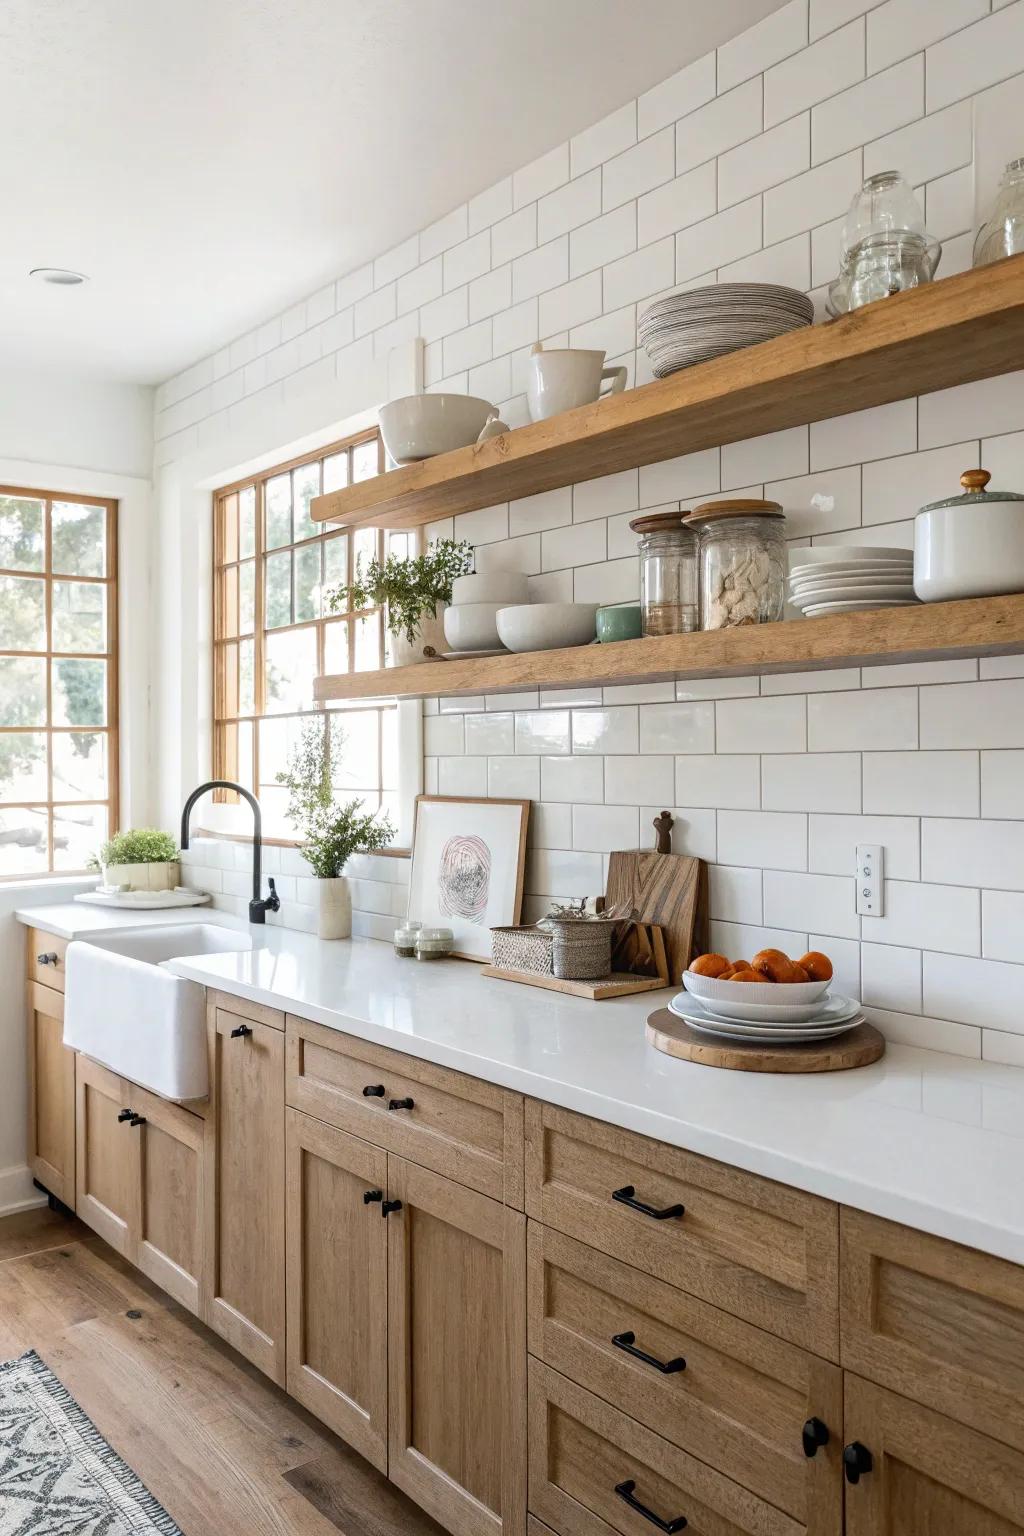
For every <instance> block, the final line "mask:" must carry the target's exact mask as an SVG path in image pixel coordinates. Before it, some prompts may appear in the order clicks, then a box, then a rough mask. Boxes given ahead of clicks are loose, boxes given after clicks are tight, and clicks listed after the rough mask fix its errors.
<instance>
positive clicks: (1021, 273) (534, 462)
mask: <svg viewBox="0 0 1024 1536" xmlns="http://www.w3.org/2000/svg"><path fill="white" fill-rule="evenodd" d="M1022 357H1024V255H1020V256H1009V257H1007V258H1006V259H1005V260H1003V261H1000V262H996V263H994V264H993V265H992V266H988V267H983V268H979V269H978V270H977V271H971V272H963V273H960V274H959V275H957V276H955V277H949V278H945V279H943V280H942V281H940V282H936V283H930V284H928V285H927V286H925V287H923V288H918V289H915V290H913V291H910V292H907V293H901V294H898V295H896V296H895V297H893V298H890V299H885V300H883V301H881V302H880V303H876V304H870V305H867V306H866V307H865V308H864V309H860V310H857V311H855V312H854V313H853V314H851V315H846V316H844V317H843V318H842V319H841V320H836V321H834V322H832V323H831V324H827V325H815V326H811V327H808V328H806V329H803V330H799V331H791V332H790V333H789V334H788V335H786V336H779V337H777V338H776V339H775V340H774V341H768V342H763V343H762V344H761V345H760V346H756V347H748V348H746V349H745V350H743V351H741V352H732V353H730V354H729V355H728V356H726V357H720V358H716V359H714V360H713V361H712V362H709V363H701V364H700V365H698V366H697V367H694V368H684V369H682V370H680V372H678V373H674V374H672V375H670V377H669V378H667V379H661V380H658V381H657V382H656V383H653V384H645V385H643V386H642V387H641V388H640V389H632V390H627V391H625V392H624V393H623V394H621V395H613V396H611V397H610V398H609V399H607V400H603V401H601V402H599V403H598V404H595V405H588V406H581V407H580V408H579V409H578V410H575V411H566V412H565V413H564V414H563V415H560V416H554V417H552V418H551V419H550V420H548V421H540V422H535V423H533V424H532V425H531V426H526V427H519V428H517V429H516V430H515V431H512V432H505V433H502V435H501V436H500V437H495V438H491V439H490V441H488V442H486V443H481V444H477V445H475V446H473V447H471V448H459V449H457V450H456V452H454V453H445V454H439V455H438V456H437V457H436V458H433V459H425V460H424V461H423V462H422V463H421V464H413V465H409V466H407V467H406V468H404V469H396V470H394V471H392V472H391V473H390V474H386V475H378V476H377V477H376V478H375V479H372V480H363V481H360V483H359V484H358V485H352V486H349V487H347V488H346V489H345V490H342V491H333V492H331V493H330V494H329V495H326V496H317V497H316V498H314V500H313V501H312V502H311V503H310V514H311V516H312V517H313V518H315V519H316V520H318V521H320V522H327V521H330V522H333V523H338V524H342V525H344V526H346V527H378V528H381V527H382V528H414V527H418V526H420V525H421V524H423V523H430V522H435V521H436V520H437V519H438V518H443V517H451V516H453V515H455V514H457V513H459V512H472V511H475V510H476V509H477V508H478V507H487V506H491V505H493V504H494V503H496V502H503V501H510V500H513V499H515V498H518V497H521V496H532V495H534V494H535V493H536V492H538V491H549V490H553V489H554V488H555V487H557V486H563V485H571V484H573V483H574V482H576V481H580V480H592V479H596V478H597V477H598V476H600V475H608V474H613V473H615V472H616V471H618V470H623V469H633V468H635V467H636V466H637V465H639V464H653V463H656V462H657V461H659V460H662V459H671V458H675V457H676V456H677V455H678V454H684V453H694V452H696V451H697V450H699V449H702V448H712V447H718V446H720V445H721V444H722V443H732V442H738V441H740V440H742V439H743V438H748V437H758V436H760V435H761V434H762V433H764V432H777V431H780V430H781V429H782V428H784V427H795V426H802V425H804V424H805V423H807V422H812V421H822V420H824V419H825V418H826V417H829V416H840V415H845V414H846V413H847V412H848V411H858V410H863V409H864V408H865V407H867V406H872V405H885V404H887V403H888V402H890V401H892V400H903V399H906V398H908V397H909V396H911V395H923V394H928V393H929V392H931V391H933V390H937V389H946V388H948V387H950V386H951V385H954V384H965V383H968V382H970V381H971V380H973V379H984V378H989V377H991V376H992V375H994V374H999V373H1009V372H1012V371H1013V370H1014V369H1016V368H1019V367H1020V366H1021V359H1022Z"/></svg>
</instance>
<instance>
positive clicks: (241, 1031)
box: [231, 1024, 252, 1040]
mask: <svg viewBox="0 0 1024 1536" xmlns="http://www.w3.org/2000/svg"><path fill="white" fill-rule="evenodd" d="M251 1034H252V1030H251V1029H250V1028H249V1026H248V1024H239V1026H238V1028H237V1029H233V1030H232V1031H231V1038H232V1040H244V1039H245V1037H246V1035H251Z"/></svg>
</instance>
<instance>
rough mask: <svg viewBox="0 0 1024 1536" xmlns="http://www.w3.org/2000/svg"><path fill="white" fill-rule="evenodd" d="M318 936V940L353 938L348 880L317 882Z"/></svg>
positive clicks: (342, 876)
mask: <svg viewBox="0 0 1024 1536" xmlns="http://www.w3.org/2000/svg"><path fill="white" fill-rule="evenodd" d="M317 897H318V904H317V914H316V936H317V938H318V939H348V938H351V936H352V892H351V890H350V888H349V883H348V878H347V876H345V875H338V876H337V877H336V878H335V879H333V880H318V881H317Z"/></svg>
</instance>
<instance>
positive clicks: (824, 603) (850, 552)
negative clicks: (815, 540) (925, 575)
mask: <svg viewBox="0 0 1024 1536" xmlns="http://www.w3.org/2000/svg"><path fill="white" fill-rule="evenodd" d="M789 600H790V602H791V603H792V604H793V606H794V607H795V608H799V609H800V612H801V613H802V614H803V616H804V618H805V619H817V618H821V617H823V616H824V615H825V614H829V613H852V612H854V611H855V610H856V609H858V608H903V607H906V605H907V604H908V603H916V602H917V598H916V597H915V595H914V551H913V550H912V549H889V548H883V547H881V546H873V545H853V544H818V545H816V546H815V547H814V548H813V549H794V550H791V551H790V561H789Z"/></svg>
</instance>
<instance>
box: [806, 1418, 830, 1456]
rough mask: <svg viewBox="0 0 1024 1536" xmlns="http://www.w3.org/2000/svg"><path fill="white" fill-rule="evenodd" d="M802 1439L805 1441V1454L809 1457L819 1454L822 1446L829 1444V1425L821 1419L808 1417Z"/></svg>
mask: <svg viewBox="0 0 1024 1536" xmlns="http://www.w3.org/2000/svg"><path fill="white" fill-rule="evenodd" d="M801 1439H802V1440H803V1443H804V1455H805V1456H807V1457H809V1458H811V1457H814V1456H817V1454H818V1452H819V1451H820V1450H821V1448H822V1446H825V1445H828V1442H829V1433H828V1425H827V1424H825V1423H823V1422H822V1420H821V1419H808V1420H807V1423H806V1424H805V1425H804V1427H803V1431H802V1434H801Z"/></svg>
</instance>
